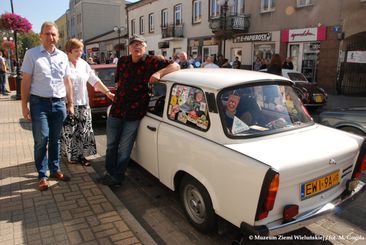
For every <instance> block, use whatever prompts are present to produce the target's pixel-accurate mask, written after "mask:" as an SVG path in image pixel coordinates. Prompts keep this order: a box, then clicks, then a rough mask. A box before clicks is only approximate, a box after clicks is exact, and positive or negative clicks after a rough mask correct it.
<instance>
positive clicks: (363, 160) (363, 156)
mask: <svg viewBox="0 0 366 245" xmlns="http://www.w3.org/2000/svg"><path fill="white" fill-rule="evenodd" d="M363 171H366V140H364V142H363V144H362V147H361V150H360V154H359V156H358V159H357V162H356V166H355V170H354V171H353V175H352V178H356V179H359V178H360V177H361V173H362V172H363Z"/></svg>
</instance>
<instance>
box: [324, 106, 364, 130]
mask: <svg viewBox="0 0 366 245" xmlns="http://www.w3.org/2000/svg"><path fill="white" fill-rule="evenodd" d="M319 123H321V124H324V125H326V126H330V127H333V128H337V129H341V130H344V131H347V132H350V133H354V134H358V135H361V136H366V107H349V108H337V109H335V110H332V111H323V112H321V113H320V115H319Z"/></svg>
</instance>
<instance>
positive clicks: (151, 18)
mask: <svg viewBox="0 0 366 245" xmlns="http://www.w3.org/2000/svg"><path fill="white" fill-rule="evenodd" d="M154 30H155V26H154V14H153V13H151V14H149V32H154Z"/></svg>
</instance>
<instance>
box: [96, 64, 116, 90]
mask: <svg viewBox="0 0 366 245" xmlns="http://www.w3.org/2000/svg"><path fill="white" fill-rule="evenodd" d="M115 71H116V69H115V68H100V69H96V70H95V73H96V74H97V76H98V77H99V78H100V80H102V82H103V83H104V84H105V85H106V86H108V87H113V86H115V83H114V73H115Z"/></svg>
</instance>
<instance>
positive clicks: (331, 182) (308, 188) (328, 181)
mask: <svg viewBox="0 0 366 245" xmlns="http://www.w3.org/2000/svg"><path fill="white" fill-rule="evenodd" d="M338 184H339V171H338V170H337V171H335V172H333V173H330V174H328V175H325V176H323V177H320V178H317V179H315V180H312V181H309V182H306V183H302V184H301V200H303V199H306V198H309V197H312V196H314V195H317V194H319V193H321V192H323V191H326V190H328V189H330V188H332V187H334V186H336V185H338Z"/></svg>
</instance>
